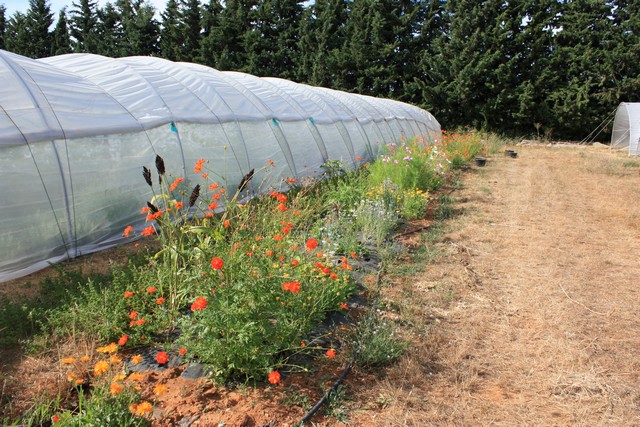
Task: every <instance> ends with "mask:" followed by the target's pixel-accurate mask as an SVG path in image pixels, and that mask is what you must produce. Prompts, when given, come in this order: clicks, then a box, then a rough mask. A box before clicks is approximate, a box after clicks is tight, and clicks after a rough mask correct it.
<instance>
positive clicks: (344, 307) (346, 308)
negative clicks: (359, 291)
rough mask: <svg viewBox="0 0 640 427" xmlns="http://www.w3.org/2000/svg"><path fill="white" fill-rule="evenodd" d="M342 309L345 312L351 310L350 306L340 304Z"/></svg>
mask: <svg viewBox="0 0 640 427" xmlns="http://www.w3.org/2000/svg"><path fill="white" fill-rule="evenodd" d="M340 308H342V309H343V310H349V306H348V305H347V304H345V303H343V302H341V303H340Z"/></svg>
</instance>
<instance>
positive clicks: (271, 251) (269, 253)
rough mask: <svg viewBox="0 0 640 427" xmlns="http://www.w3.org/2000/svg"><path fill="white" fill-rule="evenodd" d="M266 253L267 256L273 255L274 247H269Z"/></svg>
mask: <svg viewBox="0 0 640 427" xmlns="http://www.w3.org/2000/svg"><path fill="white" fill-rule="evenodd" d="M265 255H266V256H271V255H273V250H272V249H269V250H268V251H267V252H265Z"/></svg>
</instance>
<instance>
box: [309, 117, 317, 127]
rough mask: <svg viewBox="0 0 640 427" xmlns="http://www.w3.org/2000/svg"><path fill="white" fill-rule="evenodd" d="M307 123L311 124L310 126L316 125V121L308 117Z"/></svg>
mask: <svg viewBox="0 0 640 427" xmlns="http://www.w3.org/2000/svg"><path fill="white" fill-rule="evenodd" d="M309 122H311V124H312V125H315V124H316V121H315V120H313V117H309Z"/></svg>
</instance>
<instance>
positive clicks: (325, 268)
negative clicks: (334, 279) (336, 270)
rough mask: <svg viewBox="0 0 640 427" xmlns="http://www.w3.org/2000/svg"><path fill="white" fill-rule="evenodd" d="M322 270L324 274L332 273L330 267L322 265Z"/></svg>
mask: <svg viewBox="0 0 640 427" xmlns="http://www.w3.org/2000/svg"><path fill="white" fill-rule="evenodd" d="M320 270H322V272H323V273H324V274H330V273H331V269H330V268H329V267H322V268H321V269H320Z"/></svg>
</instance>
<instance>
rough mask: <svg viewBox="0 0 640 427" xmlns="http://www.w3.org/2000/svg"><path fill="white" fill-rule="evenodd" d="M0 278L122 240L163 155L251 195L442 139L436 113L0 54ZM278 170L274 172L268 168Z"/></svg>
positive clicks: (269, 81)
mask: <svg viewBox="0 0 640 427" xmlns="http://www.w3.org/2000/svg"><path fill="white" fill-rule="evenodd" d="M0 59H1V61H0V82H1V85H0V104H1V105H0V106H1V108H2V110H1V111H0V176H1V179H0V201H1V203H0V253H1V254H2V256H1V257H0V281H6V280H9V279H12V278H16V277H20V276H23V275H26V274H29V273H31V272H34V271H36V270H38V269H41V268H44V267H47V266H48V265H49V264H50V263H56V262H60V261H62V260H65V259H69V258H73V257H76V256H79V255H83V254H88V253H91V252H95V251H99V250H102V249H106V248H109V247H112V246H115V245H117V244H119V243H122V242H123V241H124V237H123V236H122V230H123V229H124V228H125V227H126V226H128V225H133V226H134V228H135V229H137V230H140V229H141V228H142V227H143V226H144V221H145V218H144V216H143V215H140V214H139V210H140V207H141V206H143V205H144V203H145V201H146V200H149V199H150V197H151V196H152V193H151V189H150V188H149V186H147V185H146V183H145V182H144V180H143V179H142V174H141V172H142V167H143V166H147V167H150V166H151V165H153V163H154V159H155V157H156V155H160V156H162V157H163V158H164V159H165V163H166V166H167V173H168V174H170V175H172V176H174V177H184V178H185V180H186V181H185V184H189V183H190V181H192V182H195V181H197V178H199V177H198V176H196V174H195V173H194V170H193V165H194V164H195V162H196V161H197V160H198V159H200V158H204V159H206V160H207V161H208V162H209V163H208V164H207V168H208V170H210V171H212V173H214V174H215V175H216V178H217V179H219V180H220V182H221V185H227V186H230V188H232V187H233V186H237V185H238V184H239V182H240V181H241V179H242V177H243V176H244V175H245V174H246V173H247V172H248V171H250V170H251V169H255V177H254V179H253V180H252V181H251V184H250V185H251V186H252V188H250V189H249V190H250V191H254V192H257V191H263V190H265V189H267V190H268V188H269V187H270V186H276V185H277V184H278V183H279V182H282V179H283V178H286V177H295V178H301V177H306V176H317V175H319V174H320V173H321V165H323V164H324V163H325V162H326V161H328V160H340V161H342V162H343V163H344V164H346V165H348V166H350V167H354V166H355V165H356V163H357V160H358V159H362V160H365V159H371V158H372V157H373V156H375V155H376V151H377V149H378V148H379V147H380V146H381V145H382V144H386V143H389V142H396V141H398V140H400V138H401V137H402V136H406V137H411V136H421V137H423V138H425V139H427V140H428V139H429V138H431V137H432V136H433V135H437V134H439V133H440V125H439V123H438V122H437V120H435V119H434V117H433V116H432V115H431V114H429V113H428V112H426V111H424V110H422V109H420V108H417V107H414V106H411V105H408V104H404V103H401V102H397V101H392V100H388V99H378V98H372V97H367V96H361V95H356V94H350V93H344V92H339V91H334V90H330V89H326V88H319V87H311V86H307V85H302V84H296V83H293V82H290V81H285V80H281V79H277V78H258V77H255V76H252V75H248V74H242V73H238V72H221V71H218V70H215V69H212V68H208V67H205V66H201V65H196V64H188V63H174V62H171V61H167V60H164V59H160V58H150V57H127V58H118V59H113V58H107V57H102V56H98V55H92V54H69V55H62V56H56V57H50V58H43V59H38V60H33V59H29V58H26V57H22V56H19V55H16V54H12V53H9V52H6V51H0ZM267 162H269V164H271V165H274V167H273V168H271V167H270V168H266V167H265V165H266V164H267Z"/></svg>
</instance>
